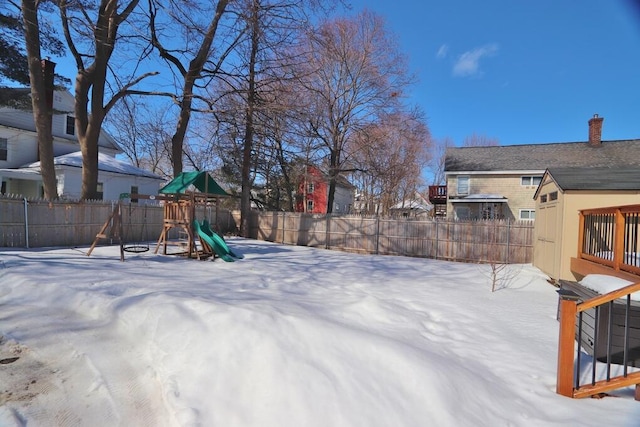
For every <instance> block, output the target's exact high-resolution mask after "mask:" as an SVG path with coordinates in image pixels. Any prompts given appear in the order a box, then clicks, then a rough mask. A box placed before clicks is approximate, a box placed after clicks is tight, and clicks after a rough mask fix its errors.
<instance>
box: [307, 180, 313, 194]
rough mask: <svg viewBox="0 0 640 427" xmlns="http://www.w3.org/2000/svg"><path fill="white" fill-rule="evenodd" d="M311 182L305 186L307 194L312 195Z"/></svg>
mask: <svg viewBox="0 0 640 427" xmlns="http://www.w3.org/2000/svg"><path fill="white" fill-rule="evenodd" d="M313 190H314V188H313V182H310V183H308V184H307V193H313Z"/></svg>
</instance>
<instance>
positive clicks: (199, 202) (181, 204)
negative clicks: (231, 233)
mask: <svg viewBox="0 0 640 427" xmlns="http://www.w3.org/2000/svg"><path fill="white" fill-rule="evenodd" d="M159 193H160V194H159V195H157V196H152V195H143V194H123V195H121V198H120V200H119V201H118V203H117V205H115V206H114V209H113V212H112V213H111V215H110V216H109V218H108V219H107V221H105V223H104V225H103V226H102V229H101V230H100V231H99V232H98V234H97V235H96V238H95V240H94V242H93V244H92V245H91V248H90V249H89V251H88V253H87V255H91V252H93V249H94V248H95V246H96V244H97V243H98V242H99V241H100V240H102V239H111V240H116V241H117V242H118V243H119V244H120V260H121V261H124V253H125V252H138V253H139V252H146V251H148V250H149V246H148V244H147V243H140V242H130V241H129V242H127V241H126V239H125V234H126V233H125V230H124V227H123V219H122V218H123V199H126V198H130V199H132V200H133V199H151V200H157V201H159V202H160V203H161V204H162V206H163V222H162V231H161V232H160V237H159V238H158V242H157V244H156V249H155V252H154V253H156V254H157V253H158V251H159V250H160V247H161V246H162V248H163V249H162V253H163V254H164V255H167V254H168V253H167V247H168V246H170V245H173V246H179V247H180V250H179V251H178V252H172V253H171V255H186V256H188V257H189V258H196V259H206V258H209V257H211V256H214V255H215V251H214V248H212V247H211V245H210V244H208V243H207V242H206V241H205V239H203V238H202V236H201V238H200V245H198V242H197V240H196V237H197V233H196V232H195V231H194V223H195V222H196V221H197V215H196V213H197V210H198V209H199V208H202V209H203V210H204V209H206V208H207V206H209V205H211V204H213V205H215V207H216V218H217V217H218V215H217V209H218V206H219V203H218V199H219V198H220V197H228V196H229V194H228V193H227V192H226V191H224V190H223V189H222V188H221V187H220V186H219V185H218V183H216V182H215V180H214V179H213V178H212V177H211V176H210V175H209V174H208V173H206V172H198V171H194V172H183V173H181V174H180V175H178V176H177V177H176V178H174V179H173V180H172V181H171V182H169V183H168V184H167V185H165V186H164V187H163V188H161V189H160V191H159ZM138 208H139V207H138ZM207 227H208V226H207ZM174 229H177V234H178V235H181V236H183V238H178V239H175V238H174V239H172V238H171V235H172V234H176V233H172V230H173V231H175V230H174Z"/></svg>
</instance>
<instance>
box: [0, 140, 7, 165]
mask: <svg viewBox="0 0 640 427" xmlns="http://www.w3.org/2000/svg"><path fill="white" fill-rule="evenodd" d="M8 154H9V144H8V143H7V138H0V160H7V158H8V157H9V156H8Z"/></svg>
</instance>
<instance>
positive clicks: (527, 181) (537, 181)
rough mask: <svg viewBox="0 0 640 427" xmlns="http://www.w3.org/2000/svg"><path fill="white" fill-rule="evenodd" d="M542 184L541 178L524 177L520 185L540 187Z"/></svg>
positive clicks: (521, 178)
mask: <svg viewBox="0 0 640 427" xmlns="http://www.w3.org/2000/svg"><path fill="white" fill-rule="evenodd" d="M541 182H542V177H541V176H523V177H520V185H523V186H530V185H536V186H537V185H539V184H540V183H541Z"/></svg>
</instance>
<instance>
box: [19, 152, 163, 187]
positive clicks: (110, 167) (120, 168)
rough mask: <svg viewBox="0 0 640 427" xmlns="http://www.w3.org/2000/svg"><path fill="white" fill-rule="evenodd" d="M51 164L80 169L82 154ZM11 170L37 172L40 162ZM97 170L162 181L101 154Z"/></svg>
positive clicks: (63, 157) (58, 159)
mask: <svg viewBox="0 0 640 427" xmlns="http://www.w3.org/2000/svg"><path fill="white" fill-rule="evenodd" d="M53 164H54V165H56V166H70V167H77V168H81V167H82V153H81V152H80V151H76V152H74V153H69V154H65V155H62V156H58V157H55V158H54V159H53ZM13 170H14V171H21V170H36V171H39V170H40V162H34V163H29V164H27V165H24V166H22V167H21V168H20V169H13ZM98 170H99V171H103V172H113V173H119V174H123V175H132V176H141V177H146V178H152V179H157V180H163V179H164V178H162V177H161V176H159V175H156V174H155V173H153V172H149V171H147V170H144V169H140V168H138V167H136V166H133V165H131V164H129V163H126V162H123V161H121V160H118V159H116V158H115V157H111V156H108V155H106V154H103V153H98Z"/></svg>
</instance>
